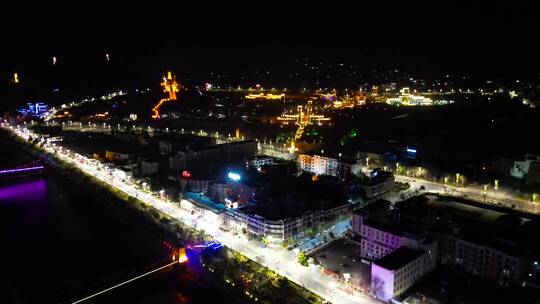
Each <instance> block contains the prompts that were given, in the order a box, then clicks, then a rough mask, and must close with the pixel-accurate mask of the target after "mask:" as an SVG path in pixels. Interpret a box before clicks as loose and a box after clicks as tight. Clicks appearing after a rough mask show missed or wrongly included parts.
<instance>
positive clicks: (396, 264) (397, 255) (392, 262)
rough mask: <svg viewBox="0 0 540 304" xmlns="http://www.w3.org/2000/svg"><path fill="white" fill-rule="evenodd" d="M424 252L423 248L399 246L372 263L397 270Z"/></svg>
mask: <svg viewBox="0 0 540 304" xmlns="http://www.w3.org/2000/svg"><path fill="white" fill-rule="evenodd" d="M423 253H424V251H423V250H415V249H410V248H407V247H400V248H398V249H396V250H395V251H394V252H392V253H390V254H388V255H385V256H384V257H382V258H380V259H378V260H377V261H375V262H374V263H375V264H376V265H378V266H380V267H383V268H385V269H389V270H398V269H400V268H402V267H403V266H405V265H407V264H409V263H410V262H412V261H414V260H415V259H417V258H418V257H419V256H421V255H422V254H423Z"/></svg>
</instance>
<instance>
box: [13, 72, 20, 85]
mask: <svg viewBox="0 0 540 304" xmlns="http://www.w3.org/2000/svg"><path fill="white" fill-rule="evenodd" d="M13 82H14V83H19V74H18V73H13Z"/></svg>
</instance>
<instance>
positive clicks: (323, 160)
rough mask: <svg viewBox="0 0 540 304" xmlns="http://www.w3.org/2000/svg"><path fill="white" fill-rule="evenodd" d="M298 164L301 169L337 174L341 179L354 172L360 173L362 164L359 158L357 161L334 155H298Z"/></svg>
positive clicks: (317, 172) (321, 173)
mask: <svg viewBox="0 0 540 304" xmlns="http://www.w3.org/2000/svg"><path fill="white" fill-rule="evenodd" d="M298 166H299V168H300V169H301V170H304V171H307V172H311V173H314V174H317V175H330V176H336V177H338V178H340V179H347V178H349V177H351V176H352V175H353V174H354V175H358V174H359V173H360V172H361V169H362V166H361V162H360V161H359V160H357V161H355V162H350V161H343V160H338V159H336V158H332V157H326V156H321V155H309V154H300V155H298Z"/></svg>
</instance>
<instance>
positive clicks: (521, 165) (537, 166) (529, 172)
mask: <svg viewBox="0 0 540 304" xmlns="http://www.w3.org/2000/svg"><path fill="white" fill-rule="evenodd" d="M510 175H511V176H512V177H515V178H519V179H523V180H524V181H525V183H526V184H527V185H530V184H540V156H538V155H534V154H527V155H525V159H523V160H516V161H514V164H513V166H512V168H511V169H510Z"/></svg>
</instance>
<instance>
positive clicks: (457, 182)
mask: <svg viewBox="0 0 540 304" xmlns="http://www.w3.org/2000/svg"><path fill="white" fill-rule="evenodd" d="M460 176H461V174H459V173H456V184H459V177H460Z"/></svg>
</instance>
